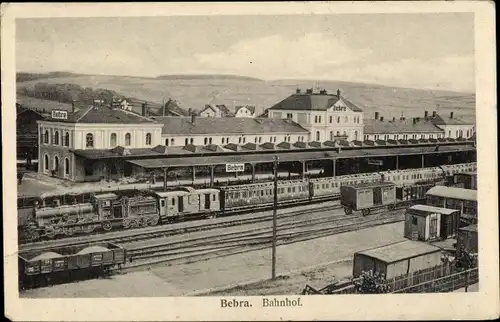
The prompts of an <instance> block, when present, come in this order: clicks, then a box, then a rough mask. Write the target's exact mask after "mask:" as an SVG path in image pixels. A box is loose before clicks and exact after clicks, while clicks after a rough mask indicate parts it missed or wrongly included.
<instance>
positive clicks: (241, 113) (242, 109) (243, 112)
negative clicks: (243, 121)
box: [234, 105, 255, 117]
mask: <svg viewBox="0 0 500 322" xmlns="http://www.w3.org/2000/svg"><path fill="white" fill-rule="evenodd" d="M234 116H235V117H255V106H251V105H245V106H236V107H235V113H234Z"/></svg>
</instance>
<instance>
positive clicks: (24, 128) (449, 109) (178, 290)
mask: <svg viewBox="0 0 500 322" xmlns="http://www.w3.org/2000/svg"><path fill="white" fill-rule="evenodd" d="M436 3H437V4H439V2H436ZM467 3H468V4H469V5H470V8H474V6H472V4H474V3H473V2H466V4H467ZM286 4H287V3H285V2H284V3H281V4H280V3H270V4H266V3H254V4H253V5H252V4H245V5H246V7H247V8H250V9H252V8H254V9H256V8H260V9H259V10H260V11H259V12H260V13H252V12H249V13H246V12H245V10H244V9H241V10H240V11H237V12H236V11H235V12H234V13H232V11H231V8H232V9H234V8H235V7H236V8H237V7H238V6H236V4H234V3H233V4H226V6H225V5H224V4H221V3H219V4H218V5H217V6H215V7H212V8H218V9H213V11H210V10H209V9H206V10H207V11H205V12H204V11H203V10H202V9H201V8H202V7H201V6H203V5H202V4H198V7H197V4H187V3H186V4H184V6H183V5H182V4H177V5H178V10H179V11H178V12H179V13H178V14H176V11H175V10H174V8H176V7H171V11H169V6H168V5H167V4H165V5H164V9H163V10H164V12H163V11H161V10H159V9H156V11H155V10H153V9H151V10H148V7H149V5H146V4H144V5H138V4H135V5H136V8H137V11H135V12H134V11H128V8H129V7H127V6H124V11H123V12H120V8H119V6H120V5H119V4H116V6H114V7H112V5H111V4H107V5H106V4H102V7H101V9H102V11H100V6H101V5H99V4H95V5H88V6H84V5H83V4H80V6H82V7H81V10H82V11H81V13H82V14H81V15H80V14H79V12H78V10H76V11H75V10H74V11H69V10H70V9H69V8H71V6H73V5H72V4H66V5H65V6H66V7H60V6H59V7H57V6H56V5H55V6H56V7H55V10H54V12H53V16H50V15H49V14H48V13H50V10H47V11H46V13H45V14H40V16H39V15H38V14H37V12H36V11H35V10H33V11H30V13H31V14H32V15H31V16H29V15H28V16H22V15H21V16H16V17H15V18H12V19H11V20H12V25H11V26H9V28H12V29H13V30H15V32H12V33H9V35H13V37H12V39H11V45H10V46H9V49H8V50H10V52H9V54H11V55H13V57H12V59H11V61H10V65H9V68H10V69H11V70H12V71H11V73H10V74H9V75H11V76H12V77H10V76H9V77H10V78H9V80H10V79H12V82H11V83H10V85H9V86H10V87H8V88H7V87H4V86H3V88H2V92H3V93H5V91H9V93H11V94H12V96H13V97H12V101H8V103H7V102H6V101H2V103H3V105H4V106H3V108H2V119H4V118H5V117H11V118H15V131H16V132H15V137H14V133H13V130H12V132H11V133H9V134H7V135H6V133H7V132H5V131H6V130H5V128H4V130H3V131H4V133H3V139H2V140H3V142H4V144H3V155H4V157H5V156H6V155H7V154H8V155H9V158H10V160H11V161H12V164H11V165H10V166H9V168H7V166H6V161H5V159H4V162H3V173H4V175H5V174H6V173H7V172H9V175H11V177H10V178H12V181H10V180H9V181H6V180H5V179H4V182H3V191H4V200H6V201H7V203H9V204H10V205H8V207H10V208H9V210H8V211H7V210H6V208H5V207H6V205H5V203H4V222H6V220H7V219H6V218H5V217H6V216H9V219H8V220H9V222H12V223H14V222H15V224H16V226H17V233H15V231H16V228H15V227H14V226H13V224H12V225H9V226H8V227H9V230H10V233H9V234H10V235H11V236H14V237H12V238H10V239H9V243H10V244H11V245H13V246H12V249H13V251H12V252H7V254H6V255H8V256H7V257H4V263H6V260H8V261H9V263H11V264H12V265H13V266H12V267H14V268H13V269H14V271H13V272H12V273H11V274H10V277H9V280H10V281H9V284H10V285H11V286H12V287H13V288H14V289H15V290H14V291H13V292H14V293H12V294H13V295H12V296H14V297H16V298H17V297H18V299H17V300H19V301H30V300H51V301H53V300H56V299H57V300H61V299H67V300H69V299H72V300H93V301H96V302H95V303H102V304H97V305H101V306H105V305H106V304H104V303H105V302H101V301H105V300H106V299H115V300H116V299H118V300H126V299H131V298H144V299H161V298H177V297H179V298H190V299H191V298H192V299H194V300H196V299H197V298H198V299H199V300H202V299H204V300H206V301H210V303H211V304H210V305H208V304H204V305H205V309H206V310H209V311H211V312H212V313H210V314H213V316H212V315H210V317H209V316H208V315H206V316H205V319H217V318H219V319H221V318H222V317H221V316H217V313H216V312H219V311H221V312H223V314H231V310H233V311H238V314H239V315H238V316H241V317H242V318H243V319H247V320H252V318H251V317H250V316H248V317H246V318H245V310H252V309H253V310H254V311H255V312H258V313H253V315H252V317H253V318H254V319H257V318H258V317H260V318H264V319H268V318H270V317H269V316H268V317H266V314H268V312H270V313H269V314H275V313H276V312H274V311H273V310H280V309H281V310H283V311H280V312H285V311H284V310H302V311H310V313H311V314H312V315H311V316H310V318H314V314H313V313H314V309H312V306H310V305H312V304H308V303H314V301H315V299H322V300H323V299H328V301H332V302H331V303H335V301H337V300H343V301H347V300H349V299H350V296H351V295H371V297H368V298H370V299H373V298H376V299H377V300H379V301H380V303H384V302H385V303H386V304H389V303H390V302H388V301H389V300H388V299H389V298H390V299H393V298H396V299H399V298H400V297H402V298H403V299H408V298H407V295H406V294H409V293H412V294H415V293H417V294H420V295H424V294H425V296H423V297H422V298H423V300H422V302H419V303H420V305H422V306H421V307H420V308H417V307H413V308H412V310H414V311H415V312H414V313H412V314H418V312H419V310H420V311H421V313H423V312H422V311H425V308H424V307H423V305H425V304H423V303H426V302H424V301H425V300H426V299H427V301H429V300H430V299H431V298H430V296H432V295H431V294H434V296H436V295H437V294H440V296H443V297H444V296H445V295H444V294H446V293H454V294H453V296H463V297H460V298H461V299H464V301H466V300H465V299H467V297H472V296H474V294H476V295H477V296H479V295H480V294H486V293H485V292H486V290H488V291H489V292H488V295H489V297H487V298H488V299H489V300H491V301H492V306H491V307H490V310H489V311H477V312H476V314H477V316H478V317H479V316H481V317H483V318H485V317H495V316H496V317H498V314H499V313H498V304H494V303H496V302H498V276H493V277H492V276H491V272H493V275H495V272H496V275H498V253H496V255H495V248H491V247H498V246H497V245H498V243H496V245H495V242H497V241H498V229H497V227H498V208H497V200H496V198H497V197H496V196H497V195H496V191H497V190H496V189H497V181H496V179H497V176H496V171H497V169H496V168H497V161H496V135H495V134H494V133H495V132H493V133H492V132H489V131H495V127H496V122H495V120H496V96H495V90H494V88H495V86H494V84H493V83H491V84H490V83H488V82H494V77H493V78H491V77H490V74H487V73H486V72H485V75H486V76H484V77H479V76H478V75H479V73H480V71H485V70H489V71H488V73H492V71H493V73H494V70H495V68H494V65H491V66H484V65H483V67H480V66H479V64H480V63H479V60H482V63H483V64H485V63H488V62H491V63H493V64H494V62H495V60H494V58H493V57H494V51H493V52H489V51H487V50H486V51H484V50H483V51H482V53H484V57H485V58H484V59H481V58H479V53H480V52H481V51H480V49H478V48H479V47H478V43H480V40H481V39H480V38H478V37H479V36H478V35H479V33H480V32H479V31H478V28H479V27H478V24H477V21H478V16H477V13H475V12H474V9H470V10H467V9H460V10H456V11H455V10H453V7H452V6H445V10H434V11H431V10H429V8H427V9H425V7H424V6H416V8H420V9H422V10H425V11H422V12H419V11H418V10H408V12H402V11H398V10H390V7H389V6H387V12H383V11H380V12H370V11H367V12H362V11H360V12H356V11H355V10H356V7H355V6H356V4H354V3H352V4H351V3H344V4H342V3H340V4H338V6H339V7H338V8H339V10H340V11H338V12H337V11H336V10H335V8H336V7H335V3H334V2H333V3H323V4H321V3H319V4H316V5H315V4H314V3H307V2H301V3H296V4H297V5H300V6H301V7H300V8H302V12H300V11H297V12H294V11H292V10H288V11H287V10H285V11H284V12H278V11H277V10H276V8H280V5H281V6H282V8H283V9H285V8H287V5H286ZM350 4H351V6H350V7H349V6H348V5H350ZM386 4H389V3H386ZM410 4H411V2H408V3H407V6H408V8H410ZM476 4H478V3H476ZM483 4H486V6H482V7H481V6H477V7H478V8H479V7H480V8H481V9H482V11H483V12H487V13H489V14H490V15H492V14H493V12H494V5H491V4H490V6H488V3H483ZM11 5H12V4H11ZM122 5H125V4H122ZM128 5H134V4H128ZM151 5H152V4H151ZM213 5H216V3H214V4H213ZM241 5H242V6H244V5H243V4H241ZM290 5H293V3H290ZM323 5H325V6H326V7H325V8H327V9H326V10H324V11H321V10H319V9H318V10H319V11H318V12H314V10H316V9H317V8H316V6H318V8H321V6H323ZM366 5H367V6H369V5H370V3H366ZM381 5H384V4H383V3H382V4H381ZM74 6H79V5H78V4H74ZM157 6H158V8H161V6H162V5H159V4H158V5H157ZM266 6H269V7H268V8H269V11H267V10H266ZM308 6H309V7H308ZM357 6H361V3H358V4H357ZM188 7H189V8H190V10H191V11H190V14H186V10H187V9H186V8H188ZM226 7H227V12H224V10H225V9H224V8H226ZM361 7H362V6H361ZM20 8H21V7H19V8H17V9H18V10H19V9H20ZM39 8H40V9H45V10H46V9H48V8H49V7H44V6H43V5H39ZM75 8H76V7H75ZM110 8H114V11H113V10H109V9H110ZM141 8H143V9H144V10H145V12H144V15H140V12H141V11H140V10H141ZM151 8H154V7H151ZM205 8H210V6H206V7H205ZM273 8H274V9H273ZM297 8H298V7H297ZM307 8H311V10H310V12H309V11H308V10H307ZM346 8H350V11H348V12H347V11H346ZM370 8H372V9H373V8H374V7H370ZM381 8H383V7H381ZM399 8H404V7H399ZM466 8H467V7H466ZM4 9H5V12H7V13H8V12H9V9H12V10H13V8H9V7H3V8H2V11H3V10H4ZM85 10H88V11H89V14H88V15H87V12H86V11H85ZM273 10H275V11H273ZM374 10H376V9H374ZM16 12H17V11H16ZM44 12H45V11H44ZM273 12H274V13H273ZM25 13H26V12H25ZM83 13H85V14H83ZM92 13H94V14H92ZM126 13H130V15H127V14H126ZM487 15H488V14H487ZM491 19H493V18H491ZM9 21H10V20H9ZM491 21H492V22H493V20H491ZM483 26H484V25H483ZM487 27H490V28H491V30H489V31H488V32H489V33H491V34H494V32H493V30H494V27H493V24H492V25H490V26H487ZM6 28H7V27H5V25H3V26H2V29H4V30H2V33H3V34H2V38H4V32H6V31H5V29H6ZM483 40H484V39H483ZM3 43H4V41H3V40H2V44H3ZM492 43H494V41H493V42H492ZM492 46H494V45H491V44H490V45H489V47H487V48H488V49H490V47H491V48H493V50H494V47H492ZM2 47H4V46H2ZM4 50H5V48H3V51H4ZM5 51H7V50H5ZM487 55H491V57H489V56H487ZM4 57H5V55H4V52H3V53H2V60H3V58H4ZM4 66H5V65H4V64H3V63H2V83H3V82H4V79H5V80H7V78H6V77H7V76H6V75H7V74H5V75H4ZM14 77H15V79H14ZM488 77H490V78H488ZM480 82H485V85H484V86H480V84H481V83H480ZM479 91H483V92H482V93H483V94H481V93H480V92H479ZM2 96H3V95H2ZM14 103H15V114H14V106H13V105H14ZM6 110H9V112H6ZM5 113H9V114H8V115H7V114H5ZM481 115H482V116H481ZM482 120H485V121H482ZM483 122H484V123H483ZM488 122H489V123H488ZM4 124H5V123H4ZM13 124H14V121H13V120H12V119H11V128H12V129H13V128H14V125H13ZM479 137H481V139H480V140H479V139H478V138H479ZM14 138H15V139H14ZM483 139H484V141H482V140H483ZM7 140H8V141H10V142H11V143H10V144H9V145H8V146H6V145H5V142H6V141H7ZM487 140H489V141H487ZM6 149H9V150H8V151H7V150H6ZM14 150H15V151H14ZM481 153H482V155H480V154H481ZM14 155H15V159H14ZM13 162H15V165H14V163H13ZM483 165H484V166H483ZM14 166H15V168H14ZM14 173H15V175H16V178H14V177H13V176H14ZM479 174H480V177H479V178H478V175H479ZM14 185H15V186H16V189H14ZM6 190H9V193H10V194H9V195H12V196H14V195H15V196H16V198H17V209H16V210H15V209H14V206H13V205H14V203H13V198H12V199H11V198H10V197H9V198H8V199H7V198H6V197H5V196H6V194H5V193H6ZM488 196H489V197H488ZM479 199H481V201H479ZM483 202H485V203H488V202H491V204H484V205H483ZM479 208H481V214H479V211H478V209H479ZM484 210H486V212H484ZM479 217H481V219H480V220H479ZM479 227H481V228H479ZM480 229H481V232H480V233H479V230H480ZM486 233H488V234H489V235H488V238H489V242H488V240H485V239H484V238H485V237H484V236H485V235H483V234H486ZM480 236H481V238H480ZM6 242H7V239H6V238H4V243H6ZM491 243H493V246H491V247H490V246H489V245H490V244H491ZM486 247H488V248H490V249H489V250H490V252H489V253H488V254H491V251H493V256H496V258H495V257H488V259H487V258H486V256H485V255H484V254H485V253H483V251H484V248H486ZM496 250H497V251H498V248H496ZM9 254H10V255H9ZM488 256H490V255H488ZM486 260H488V262H486ZM483 266H488V267H489V268H488V270H487V271H486V270H483ZM480 273H481V274H480ZM488 274H490V275H488ZM491 278H493V279H491ZM495 286H496V288H495ZM492 288H493V291H492ZM16 292H18V293H17V295H16ZM456 293H461V295H457V294H456ZM374 296H376V297H374ZM384 297H386V299H385V300H384ZM356 298H357V297H356ZM433 298H434V299H439V297H433ZM51 301H49V302H47V303H53V302H51ZM324 301H326V300H324ZM356 301H357V300H356ZM391 301H392V300H391ZM432 301H435V300H431V302H432ZM26 303H29V302H26ZM131 303H132V302H131ZM157 303H158V302H157ZM170 303H171V304H169V305H175V304H173V303H174V302H170ZM346 303H347V302H346ZM349 303H352V304H351V305H355V304H354V302H349ZM406 303H409V302H406ZM460 303H462V304H461V305H463V306H467V305H466V304H467V302H460ZM484 304H485V303H483V305H484ZM17 305H20V304H17ZM23 305H24V304H23ZM60 305H61V306H63V305H62V304H60ZM130 305H133V304H130ZM156 305H159V307H158V306H157V307H155V308H154V309H151V313H152V312H153V311H156V310H158V311H161V304H156ZM308 305H309V308H307V306H308ZM325 305H331V307H332V310H333V308H334V307H335V305H336V304H325ZM337 305H339V306H340V305H341V304H337ZM343 305H344V307H343V309H344V310H347V309H348V308H347V307H345V305H347V304H343ZM455 305H457V303H455ZM134 306H135V310H136V311H137V310H139V308H140V307H142V309H143V310H144V311H146V313H147V311H148V306H147V304H145V303H144V304H140V305H138V304H135V305H134ZM470 306H471V307H472V304H471V305H470ZM89 308H90V307H87V309H83V308H82V307H80V308H79V310H80V311H79V314H83V318H85V314H86V311H87V310H89ZM183 308H184V310H185V311H189V310H192V311H196V309H195V307H194V306H192V307H191V308H189V306H184V307H183ZM17 309H20V310H22V309H21V308H20V307H18V308H17ZM108 309H109V308H108ZM129 309H131V308H130V307H129ZM165 309H166V307H165ZM177 309H179V307H177ZM378 309H379V310H380V307H378ZM399 309H401V308H399ZM41 310H42V311H43V310H44V309H43V307H42V308H41ZM48 310H49V309H48V308H47V312H48ZM117 310H118V309H117ZM200 310H201V311H203V310H204V309H203V308H202V307H201V306H200ZM228 310H229V311H228ZM356 310H360V309H359V308H357V309H356ZM185 311H183V313H182V314H181V313H180V312H177V313H175V315H173V316H172V317H171V318H172V319H180V318H179V316H186V315H185V313H186V312H185ZM247 312H250V311H247ZM273 312H274V313H273ZM290 312H291V311H290ZM482 312H483V313H485V314H486V312H488V313H487V314H486V315H481V314H480V313H482ZM188 313H193V314H194V313H195V312H188ZM333 313H334V312H332V314H333ZM427 313H428V315H421V316H420V318H421V319H426V318H428V317H431V316H434V315H432V314H431V313H432V312H427ZM255 314H257V315H255ZM303 314H305V312H303ZM401 314H403V315H402V316H403V317H404V316H405V315H404V313H401ZM488 314H489V315H488ZM491 314H493V315H491ZM495 314H496V315H495ZM200 316H201V319H203V314H201V312H200ZM229 316H230V315H229ZM274 316H275V318H280V317H284V316H286V315H280V316H277V315H274ZM304 316H305V315H304ZM323 316H325V315H323ZM364 316H365V318H369V319H374V318H376V316H370V315H364ZM416 316H418V315H416ZM435 316H439V315H435ZM54 317H57V315H54ZM334 317H335V316H334V315H332V316H331V317H330V318H334ZM353 317H354V315H353ZM80 318H82V317H81V316H80ZM88 318H89V319H93V318H91V317H89V316H88ZM122 318H123V319H126V318H132V316H122ZM347 318H348V319H349V318H351V317H350V316H349V315H347ZM56 319H57V320H62V318H59V317H57V318H56ZM235 319H236V317H235ZM289 319H291V320H293V319H294V317H293V316H291V317H289ZM101 320H103V318H101Z"/></svg>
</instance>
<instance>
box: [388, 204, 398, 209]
mask: <svg viewBox="0 0 500 322" xmlns="http://www.w3.org/2000/svg"><path fill="white" fill-rule="evenodd" d="M388 208H389V210H394V209H396V205H394V204H392V205H389V207H388Z"/></svg>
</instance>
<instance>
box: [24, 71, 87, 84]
mask: <svg viewBox="0 0 500 322" xmlns="http://www.w3.org/2000/svg"><path fill="white" fill-rule="evenodd" d="M79 75H80V74H75V73H70V72H51V73H24V72H19V73H17V74H16V82H27V81H31V80H37V79H46V78H57V77H70V76H79Z"/></svg>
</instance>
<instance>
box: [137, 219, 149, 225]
mask: <svg viewBox="0 0 500 322" xmlns="http://www.w3.org/2000/svg"><path fill="white" fill-rule="evenodd" d="M139 225H140V226H141V227H147V226H148V220H147V219H146V218H141V219H139Z"/></svg>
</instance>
